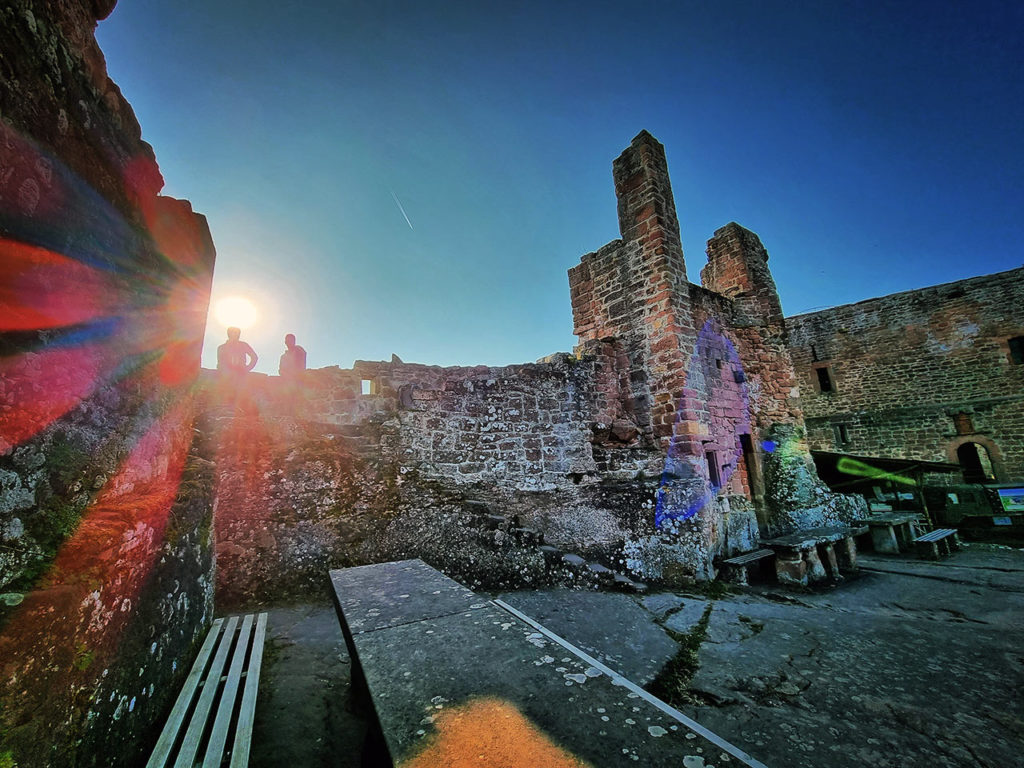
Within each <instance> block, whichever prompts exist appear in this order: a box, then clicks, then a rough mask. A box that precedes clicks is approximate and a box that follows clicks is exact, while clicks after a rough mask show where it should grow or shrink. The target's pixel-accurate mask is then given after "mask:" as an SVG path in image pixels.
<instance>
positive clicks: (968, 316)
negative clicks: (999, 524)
mask: <svg viewBox="0 0 1024 768" xmlns="http://www.w3.org/2000/svg"><path fill="white" fill-rule="evenodd" d="M1022 296H1024V268H1022V269H1013V270H1009V271H1007V272H1000V273H998V274H994V275H986V276H983V277H974V278H970V279H968V280H960V281H957V282H954V283H947V284H944V285H937V286H932V287H929V288H922V289H920V290H916V291H907V292H905V293H897V294H893V295H891V296H883V297H882V298H878V299H870V300H867V301H861V302H858V303H856V304H848V305H845V306H841V307H835V308H833V309H826V310H822V311H821V312H814V313H811V314H806V315H799V316H797V317H790V318H787V319H786V324H787V326H788V328H789V343H790V351H791V354H792V356H793V362H794V365H795V366H796V369H797V375H798V378H799V383H800V391H801V398H802V403H803V407H804V412H805V417H806V423H807V430H808V435H809V439H810V443H811V447H812V448H817V449H822V450H830V451H841V452H845V453H851V454H859V455H866V456H884V457H893V458H907V459H924V460H928V461H947V462H954V463H955V462H956V461H957V455H956V449H957V447H958V446H959V445H961V444H962V443H964V442H977V443H979V444H981V445H983V446H985V448H986V450H988V451H989V453H990V455H991V457H992V462H993V465H994V467H995V470H996V474H997V479H999V480H1002V481H1007V482H1009V481H1018V480H1024V364H1021V363H1015V362H1014V360H1013V356H1012V355H1011V353H1010V349H1009V346H1008V340H1009V339H1010V338H1013V337H1019V336H1024V316H1022V314H1021V297H1022ZM819 367H827V368H828V369H829V371H830V372H831V376H832V379H833V381H834V384H835V391H833V392H824V393H823V392H821V391H820V387H819V385H818V375H817V373H816V372H815V369H816V368H819ZM961 414H962V415H964V416H966V419H964V418H961V419H959V420H958V419H957V417H958V416H959V415H961ZM958 421H959V427H958ZM838 425H843V426H844V427H845V430H846V433H847V435H848V442H845V443H844V442H841V440H840V439H839V437H840V436H839V434H838V432H839V430H838Z"/></svg>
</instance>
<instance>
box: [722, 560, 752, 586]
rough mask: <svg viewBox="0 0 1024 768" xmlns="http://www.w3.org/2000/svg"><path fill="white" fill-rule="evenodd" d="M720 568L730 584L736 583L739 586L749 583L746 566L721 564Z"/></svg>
mask: <svg viewBox="0 0 1024 768" xmlns="http://www.w3.org/2000/svg"><path fill="white" fill-rule="evenodd" d="M722 570H723V571H724V573H725V580H726V581H727V582H729V583H730V584H736V585H738V586H741V587H746V586H748V585H749V584H750V580H749V576H748V574H747V566H745V565H729V564H725V565H723V566H722Z"/></svg>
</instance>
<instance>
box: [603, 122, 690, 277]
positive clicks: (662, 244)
mask: <svg viewBox="0 0 1024 768" xmlns="http://www.w3.org/2000/svg"><path fill="white" fill-rule="evenodd" d="M612 177H613V179H614V180H615V196H616V197H617V198H618V213H619V231H620V232H621V233H622V239H623V240H637V241H640V242H641V244H642V245H643V247H644V248H645V249H647V248H655V249H660V248H664V251H665V253H666V255H667V256H668V258H669V259H671V260H672V261H674V262H675V261H677V262H678V264H676V265H673V266H676V267H677V268H678V269H680V270H681V271H682V274H683V277H684V278H685V275H686V265H685V263H684V262H683V245H682V241H681V239H680V236H679V219H678V218H677V217H676V204H675V200H674V199H673V197H672V183H671V181H670V180H669V175H668V160H667V159H666V157H665V147H664V146H663V145H662V144H661V142H659V141H658V140H657V139H655V138H654V137H653V136H651V134H649V133H648V132H647V131H640V133H638V134H637V135H636V137H635V138H634V139H633V141H632V142H631V143H630V145H629V146H628V147H627V148H626V149H625V150H623V151H622V154H620V155H619V156H618V157H617V158H616V159H615V161H614V163H613V164H612Z"/></svg>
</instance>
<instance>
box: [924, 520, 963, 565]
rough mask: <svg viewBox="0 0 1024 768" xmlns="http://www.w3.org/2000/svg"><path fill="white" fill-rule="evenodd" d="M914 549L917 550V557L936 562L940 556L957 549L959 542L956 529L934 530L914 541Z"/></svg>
mask: <svg viewBox="0 0 1024 768" xmlns="http://www.w3.org/2000/svg"><path fill="white" fill-rule="evenodd" d="M914 547H915V548H916V549H917V554H918V557H923V558H927V559H930V560H938V559H939V557H941V556H942V555H948V554H950V553H952V552H954V551H955V550H957V549H959V548H960V540H959V539H958V538H957V535H956V528H936V529H935V530H934V531H930V532H928V533H926V534H924V535H923V536H918V537H917V538H916V539H914Z"/></svg>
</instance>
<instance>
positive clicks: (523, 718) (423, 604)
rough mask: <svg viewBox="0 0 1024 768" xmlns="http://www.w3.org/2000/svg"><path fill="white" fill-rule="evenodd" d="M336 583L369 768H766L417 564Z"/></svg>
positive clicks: (536, 628)
mask: <svg viewBox="0 0 1024 768" xmlns="http://www.w3.org/2000/svg"><path fill="white" fill-rule="evenodd" d="M330 575H331V583H332V585H333V591H334V597H335V605H336V607H337V609H338V618H339V620H340V622H341V626H342V631H343V634H344V635H345V642H346V644H347V645H348V649H349V655H350V656H351V658H352V679H353V684H354V692H355V694H356V696H357V702H358V703H360V704H362V705H363V706H364V707H365V709H366V711H367V712H368V714H369V715H370V719H371V721H372V723H371V728H370V731H369V736H368V738H369V739H371V741H370V744H368V745H367V748H366V749H364V753H363V759H364V765H365V764H366V763H367V762H370V764H372V765H387V766H391V765H404V766H415V768H420V767H421V766H446V765H453V764H457V765H473V766H475V768H496V766H509V765H522V766H529V765H535V764H540V763H543V764H544V765H563V766H570V765H579V762H578V761H579V760H582V761H584V762H585V763H586V764H588V765H590V766H592V768H612V767H614V768H635V766H638V765H640V766H643V765H650V766H661V765H665V766H668V765H672V766H682V765H690V764H691V763H693V762H695V760H696V759H697V756H698V755H700V754H701V753H703V756H704V757H706V758H707V759H708V764H709V765H725V764H728V765H742V766H753V767H755V768H761V767H762V764H761V763H759V762H757V761H756V760H754V759H753V758H751V757H750V756H749V755H747V754H746V753H745V752H743V751H742V750H740V749H738V748H736V747H734V746H733V745H731V744H729V743H728V742H726V741H725V740H724V739H722V738H721V737H720V736H717V735H716V734H714V733H713V732H711V731H709V730H708V729H707V728H706V727H704V726H702V725H701V724H699V723H697V722H695V721H693V720H692V719H690V718H688V717H686V716H685V715H684V714H683V713H681V712H679V711H678V710H676V709H674V708H672V707H671V706H669V705H668V704H666V703H664V702H663V701H661V700H659V699H657V698H655V697H654V696H652V695H651V694H650V693H648V692H647V691H645V690H644V689H643V688H641V687H639V686H638V685H635V684H634V683H632V682H631V681H629V680H627V679H626V678H624V677H622V676H621V675H619V674H617V673H616V672H615V671H613V670H611V669H609V668H608V667H607V666H605V665H604V664H602V663H601V662H600V661H598V660H597V659H594V658H593V657H591V656H588V655H587V654H586V653H584V652H583V651H581V650H580V649H579V648H576V647H575V646H573V645H572V644H571V643H570V642H569V641H567V640H564V639H563V638H560V637H558V635H556V634H554V633H552V632H551V631H550V630H548V629H547V628H546V627H544V626H542V625H540V624H538V623H537V622H536V621H534V620H533V619H531V618H530V617H528V616H526V615H524V614H522V613H521V612H519V611H517V610H516V609H515V608H513V607H512V606H510V605H508V604H507V603H504V602H502V601H500V600H488V599H487V598H485V597H481V596H480V595H477V594H475V593H473V592H471V591H470V590H468V589H466V588H465V587H463V586H462V585H460V584H458V583H457V582H455V581H453V580H452V579H450V578H448V577H447V576H445V575H444V574H442V573H440V572H439V571H436V570H435V569H433V568H431V567H430V566H428V565H427V564H426V563H424V562H422V561H420V560H404V561H401V562H395V563H380V564H378V565H366V566H359V567H356V568H345V569H341V570H336V571H331V574H330ZM509 599H510V600H511V599H513V598H511V597H510V598H509ZM375 746H376V747H377V748H378V749H379V750H380V753H375V752H372V751H371V749H372V748H373V747H375ZM368 757H369V760H367V758H368ZM701 764H702V765H703V764H704V763H703V758H701Z"/></svg>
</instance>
